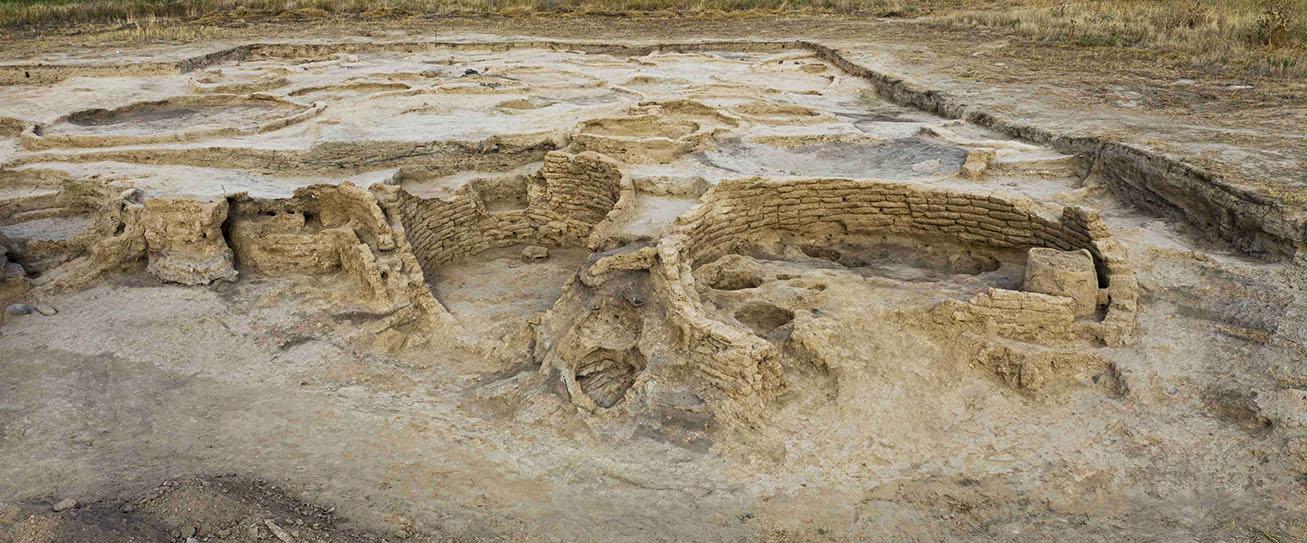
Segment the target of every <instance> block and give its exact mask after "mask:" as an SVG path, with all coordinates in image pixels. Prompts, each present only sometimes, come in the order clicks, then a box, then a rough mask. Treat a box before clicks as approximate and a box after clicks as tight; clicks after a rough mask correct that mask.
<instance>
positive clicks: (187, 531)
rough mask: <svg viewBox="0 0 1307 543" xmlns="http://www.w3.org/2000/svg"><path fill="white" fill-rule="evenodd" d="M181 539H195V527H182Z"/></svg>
mask: <svg viewBox="0 0 1307 543" xmlns="http://www.w3.org/2000/svg"><path fill="white" fill-rule="evenodd" d="M182 537H184V538H186V539H191V538H193V537H195V526H191V525H187V526H182Z"/></svg>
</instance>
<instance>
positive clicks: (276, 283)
mask: <svg viewBox="0 0 1307 543" xmlns="http://www.w3.org/2000/svg"><path fill="white" fill-rule="evenodd" d="M0 82H3V83H4V84H5V85H4V86H3V87H0V95H2V96H3V97H4V100H3V101H0V248H2V250H0V269H3V272H0V301H3V302H4V305H5V306H6V307H7V309H6V312H5V315H4V317H3V318H4V323H3V325H2V326H0V541H24V542H25V541H192V540H194V541H259V540H268V541H270V540H281V541H381V540H398V539H408V540H418V541H428V540H429V541H449V540H456V541H690V540H693V541H758V540H762V541H869V540H921V541H935V540H956V539H976V540H1067V541H1075V540H1086V541H1090V540H1093V541H1096V540H1103V539H1110V540H1127V541H1133V540H1199V541H1208V540H1213V541H1214V540H1231V539H1235V540H1248V539H1258V538H1264V539H1265V540H1267V541H1300V540H1303V538H1304V537H1307V363H1305V362H1304V361H1305V360H1307V293H1304V292H1303V290H1302V289H1303V286H1304V285H1305V284H1307V251H1304V249H1303V247H1305V245H1304V243H1303V242H1304V239H1307V229H1299V230H1295V229H1294V228H1295V226H1294V225H1297V227H1301V225H1302V222H1303V217H1301V216H1297V215H1293V214H1291V213H1280V212H1277V213H1279V214H1276V213H1271V212H1267V211H1266V210H1265V209H1263V208H1258V207H1255V206H1252V204H1248V205H1243V204H1239V205H1236V203H1232V202H1233V200H1231V198H1232V197H1231V196H1229V194H1232V193H1233V192H1232V191H1225V192H1222V190H1223V189H1219V187H1216V188H1214V186H1209V185H1203V183H1207V182H1209V181H1210V178H1208V177H1204V175H1202V174H1200V173H1198V172H1196V171H1195V170H1192V169H1188V168H1185V167H1183V166H1181V165H1180V164H1179V163H1178V162H1173V161H1172V159H1171V158H1170V157H1167V156H1164V155H1162V154H1155V153H1150V152H1148V151H1146V150H1141V149H1139V148H1136V147H1130V146H1121V145H1115V144H1113V143H1112V142H1110V141H1105V140H1098V139H1094V138H1072V137H1065V136H1062V135H1059V134H1057V133H1054V132H1050V131H1047V130H1043V129H1041V128H1040V127H1039V126H1037V125H1031V124H1025V123H1022V122H1020V119H1015V120H1014V119H1011V118H1008V117H1001V116H995V115H991V114H989V113H986V112H976V111H969V112H959V111H957V110H956V108H953V107H952V106H951V105H950V104H949V103H948V102H947V101H946V100H944V99H941V98H939V96H940V95H939V94H935V93H933V92H932V91H931V90H930V89H928V88H924V87H920V86H916V85H912V84H909V83H905V82H903V81H899V80H896V79H894V78H892V77H889V76H886V75H885V74H883V73H880V72H878V71H875V70H872V69H870V68H868V67H866V66H864V65H863V64H860V63H859V62H858V59H857V57H856V56H854V55H848V54H846V53H845V52H843V51H841V50H840V49H837V48H830V47H827V46H825V45H823V44H821V43H818V42H809V41H794V40H780V39H777V40H763V39H759V40H740V41H713V40H699V41H686V42H676V43H671V42H660V43H646V42H636V41H630V42H624V41H617V40H607V41H579V40H543V39H522V38H511V37H502V36H487V35H483V34H482V35H474V36H464V37H457V38H454V39H434V38H433V39H418V38H416V37H414V36H390V37H387V38H385V39H371V40H336V41H331V40H327V39H321V38H319V39H312V40H303V41H257V42H249V43H244V44H239V45H234V46H233V45H230V44H204V43H200V44H193V45H189V46H187V47H184V48H170V49H143V50H141V51H139V52H131V51H128V52H127V53H126V54H123V53H122V52H119V53H118V54H117V55H116V57H115V58H114V59H112V60H105V59H97V58H94V57H92V56H87V55H79V54H69V55H55V56H54V57H51V58H43V59H41V60H40V61H39V62H37V61H31V60H27V61H23V60H9V61H6V63H4V64H0ZM964 113H965V114H964ZM1295 221H1297V222H1295ZM1286 225H1288V226H1286Z"/></svg>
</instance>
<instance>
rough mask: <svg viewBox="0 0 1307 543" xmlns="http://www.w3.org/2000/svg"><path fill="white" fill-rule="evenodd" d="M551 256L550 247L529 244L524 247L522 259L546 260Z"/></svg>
mask: <svg viewBox="0 0 1307 543" xmlns="http://www.w3.org/2000/svg"><path fill="white" fill-rule="evenodd" d="M546 258H549V249H548V248H547V247H543V246H540V245H528V246H527V247H526V248H525V249H522V260H544V259H546Z"/></svg>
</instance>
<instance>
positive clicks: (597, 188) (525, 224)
mask: <svg viewBox="0 0 1307 543" xmlns="http://www.w3.org/2000/svg"><path fill="white" fill-rule="evenodd" d="M621 177H622V175H621V172H620V171H619V170H618V168H617V166H616V164H615V163H613V162H612V161H611V160H609V159H607V158H605V157H603V156H601V155H598V154H594V153H581V154H577V155H572V154H568V153H563V152H551V153H548V154H547V155H545V160H544V165H543V166H542V167H541V169H540V172H539V174H538V177H537V178H535V179H533V180H531V181H530V182H528V186H527V205H526V208H525V209H520V210H510V211H500V212H491V211H489V210H488V209H487V207H486V205H485V202H484V201H483V198H482V196H481V194H479V193H478V192H477V191H476V190H475V188H474V187H472V186H471V185H465V186H464V187H462V188H461V189H460V190H459V191H458V192H456V193H455V194H454V195H453V196H452V197H449V198H444V199H442V198H431V199H422V198H418V197H416V196H413V195H410V194H408V193H406V192H402V191H401V192H400V193H399V199H400V200H399V204H398V211H399V214H400V216H401V218H402V219H403V221H404V227H405V229H406V231H407V232H408V237H409V241H410V243H412V245H413V250H414V254H415V255H416V256H417V257H418V260H419V261H421V262H422V265H423V267H424V268H425V269H427V270H430V269H433V268H434V267H435V266H438V265H440V264H444V263H447V262H450V261H452V260H456V259H458V258H462V257H465V256H468V255H473V254H477V253H480V252H482V251H485V250H488V249H494V248H498V247H507V246H510V245H516V244H520V243H536V244H541V245H549V246H575V245H580V244H582V243H583V242H584V241H585V239H586V237H587V236H589V234H590V230H591V229H592V228H594V225H595V224H597V223H599V222H600V221H602V220H603V219H604V217H606V216H607V214H608V212H609V211H611V210H612V208H613V206H614V205H616V204H617V200H618V198H619V197H620V190H619V183H620V180H621Z"/></svg>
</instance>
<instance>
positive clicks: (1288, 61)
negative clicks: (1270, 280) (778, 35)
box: [0, 0, 1307, 77]
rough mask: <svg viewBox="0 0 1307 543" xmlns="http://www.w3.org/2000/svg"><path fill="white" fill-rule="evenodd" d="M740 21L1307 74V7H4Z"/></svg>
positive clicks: (1129, 0) (777, 3)
mask: <svg viewBox="0 0 1307 543" xmlns="http://www.w3.org/2000/svg"><path fill="white" fill-rule="evenodd" d="M735 13H745V14H790V13H801V14H809V13H836V14H848V15H853V16H877V17H911V18H916V19H917V20H919V21H922V22H924V23H925V24H928V25H933V26H935V27H938V28H950V29H975V28H984V29H989V30H991V31H1002V32H1006V33H1010V34H1013V35H1015V36H1020V37H1024V38H1029V39H1034V40H1039V41H1043V42H1047V43H1056V44H1062V45H1071V46H1078V47H1131V48H1141V49H1145V50H1148V51H1150V52H1156V53H1157V54H1159V55H1165V56H1167V57H1170V58H1181V59H1186V60H1188V61H1189V62H1191V63H1192V64H1193V65H1194V66H1195V67H1198V68H1200V69H1203V70H1206V71H1209V72H1213V73H1217V74H1221V75H1235V76H1251V77H1302V76H1307V0H1007V1H1004V0H688V1H687V0H84V1H79V0H0V29H9V30H24V31H29V32H40V31H43V30H49V29H54V28H65V27H69V26H76V25H83V24H106V23H107V24H116V25H119V29H118V30H117V31H116V32H119V33H124V32H125V33H135V34H134V35H136V36H137V37H144V38H158V39H169V38H185V37H192V38H193V37H196V36H197V33H198V34H203V33H204V32H203V30H204V29H205V28H206V25H218V26H221V25H224V24H228V23H231V22H234V21H245V20H257V19H262V18H285V19H306V18H307V19H311V18H345V17H369V18H379V17H406V16H453V15H499V16H528V15H533V14H574V15H599V16H620V15H630V14H642V15H661V16H708V17H713V16H722V15H725V14H735ZM176 20H182V21H186V22H188V23H190V24H189V25H186V26H188V27H192V28H190V29H182V28H179V27H178V25H176V24H173V22H175V21H176Z"/></svg>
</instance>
